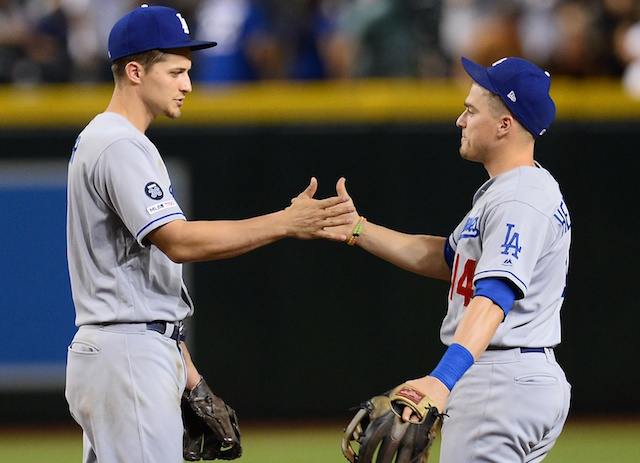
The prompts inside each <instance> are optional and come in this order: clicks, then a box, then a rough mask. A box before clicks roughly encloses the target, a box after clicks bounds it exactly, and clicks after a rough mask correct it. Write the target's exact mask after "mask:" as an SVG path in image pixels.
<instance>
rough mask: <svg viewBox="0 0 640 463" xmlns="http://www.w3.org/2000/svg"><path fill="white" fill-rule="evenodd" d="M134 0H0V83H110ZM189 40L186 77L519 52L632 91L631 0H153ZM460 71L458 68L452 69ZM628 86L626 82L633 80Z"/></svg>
mask: <svg viewBox="0 0 640 463" xmlns="http://www.w3.org/2000/svg"><path fill="white" fill-rule="evenodd" d="M143 2H144V0H117V1H113V0H111V1H109V0H0V82H5V83H8V82H15V83H22V84H27V83H32V84H34V83H47V82H78V81H85V82H100V81H108V80H111V73H110V70H109V68H110V62H109V59H108V56H107V53H106V42H107V37H108V33H109V30H110V28H111V26H112V25H113V24H114V23H115V21H116V20H117V19H118V18H119V17H121V16H122V15H124V14H125V13H126V12H128V11H130V10H131V9H133V8H135V7H136V6H138V5H139V4H141V3H143ZM146 3H149V4H155V5H166V6H171V7H173V8H175V9H177V10H178V11H181V12H182V13H183V15H184V16H185V18H187V20H188V23H189V25H190V26H191V28H192V31H191V32H192V35H193V36H195V37H198V38H203V39H204V38H206V39H210V40H216V41H217V42H218V44H219V45H218V46H217V47H215V48H213V49H211V50H209V51H206V52H203V53H201V54H200V55H198V56H194V70H193V73H192V75H193V78H194V80H200V81H206V82H218V83H219V82H236V81H252V80H263V79H290V80H303V79H334V78H366V77H411V78H433V77H457V76H459V75H460V64H459V62H460V56H467V57H469V58H470V59H472V60H474V61H476V62H480V63H482V64H485V65H489V64H491V63H492V62H494V61H496V60H497V59H499V58H502V57H504V56H522V57H523V58H526V59H529V60H530V61H533V62H534V63H536V64H538V65H539V66H541V67H543V68H545V69H548V70H549V71H551V72H552V74H554V75H568V76H573V77H589V76H602V75H609V76H616V77H622V76H623V74H624V81H625V83H626V82H628V85H629V86H634V85H635V87H637V88H638V89H637V90H636V93H639V94H640V83H635V82H637V81H638V80H640V76H639V75H640V0H164V1H163V0H157V1H147V2H146ZM461 75H462V76H465V77H466V75H465V74H464V73H463V74H461ZM634 83H635V84H634Z"/></svg>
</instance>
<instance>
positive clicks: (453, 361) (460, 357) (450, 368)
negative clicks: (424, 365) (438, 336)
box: [430, 344, 474, 390]
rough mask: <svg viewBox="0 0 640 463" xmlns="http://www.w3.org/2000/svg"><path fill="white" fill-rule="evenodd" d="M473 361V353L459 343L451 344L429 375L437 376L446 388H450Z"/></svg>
mask: <svg viewBox="0 0 640 463" xmlns="http://www.w3.org/2000/svg"><path fill="white" fill-rule="evenodd" d="M473 362H474V359H473V355H471V352H469V351H468V350H467V348H466V347H464V346H463V345H461V344H451V345H450V346H449V348H448V349H447V351H446V352H445V353H444V355H443V356H442V359H440V363H438V365H437V366H436V367H435V369H434V370H433V371H432V372H431V375H430V376H433V377H434V378H438V379H439V380H440V381H442V383H443V384H444V385H445V386H447V389H449V390H452V389H453V386H454V385H455V384H456V383H457V382H458V380H459V379H460V378H462V375H464V374H465V373H466V371H467V370H468V369H469V368H471V365H473Z"/></svg>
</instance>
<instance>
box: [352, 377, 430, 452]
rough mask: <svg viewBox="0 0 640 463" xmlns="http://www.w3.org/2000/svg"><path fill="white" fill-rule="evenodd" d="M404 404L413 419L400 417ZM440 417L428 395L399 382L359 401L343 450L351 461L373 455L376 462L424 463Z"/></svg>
mask: <svg viewBox="0 0 640 463" xmlns="http://www.w3.org/2000/svg"><path fill="white" fill-rule="evenodd" d="M405 407H408V408H410V409H411V410H413V412H414V413H415V415H416V420H415V421H413V420H411V421H406V420H404V419H403V418H402V413H403V409H404V408H405ZM441 419H442V415H441V414H440V412H439V411H438V409H437V408H436V407H435V406H434V405H433V401H432V400H431V399H430V398H429V397H428V396H426V395H425V394H423V393H422V392H421V391H419V390H418V389H416V388H414V387H412V386H410V385H408V384H407V383H404V384H401V385H400V386H397V387H395V388H394V389H392V390H391V391H388V392H386V393H385V394H383V395H379V396H375V397H373V398H372V399H370V400H368V401H366V402H365V403H364V404H362V407H361V409H360V410H359V411H358V413H357V414H356V416H355V417H354V418H353V420H351V423H349V425H348V426H347V427H346V428H345V433H344V437H343V439H342V453H343V454H344V456H345V457H346V458H347V460H349V461H350V462H351V463H356V462H357V463H371V462H372V461H373V458H374V456H375V455H376V454H377V458H376V460H375V461H376V463H391V462H395V463H424V462H426V461H427V458H428V457H429V449H430V447H431V444H432V443H433V441H434V439H435V431H436V428H437V426H438V425H439V424H440V420H441ZM352 442H355V443H357V444H359V448H357V449H354V448H353V446H352Z"/></svg>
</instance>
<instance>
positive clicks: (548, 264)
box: [440, 165, 571, 463]
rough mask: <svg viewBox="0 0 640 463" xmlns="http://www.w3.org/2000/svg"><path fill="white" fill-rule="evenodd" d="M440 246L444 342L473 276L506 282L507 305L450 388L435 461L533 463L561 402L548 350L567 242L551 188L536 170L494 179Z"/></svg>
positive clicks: (565, 396)
mask: <svg viewBox="0 0 640 463" xmlns="http://www.w3.org/2000/svg"><path fill="white" fill-rule="evenodd" d="M448 240H449V245H450V246H451V248H452V250H453V251H454V252H455V255H454V256H453V263H452V269H451V275H452V279H451V287H450V290H449V294H448V301H449V308H448V312H447V315H446V317H445V319H444V321H443V324H442V328H441V338H442V341H443V342H444V343H445V344H447V345H449V344H451V342H452V341H453V335H454V332H455V329H456V327H457V326H458V324H459V322H460V319H461V318H462V315H463V313H464V311H465V310H466V307H467V306H468V304H469V302H470V301H471V299H472V298H473V295H474V292H475V285H476V283H477V282H478V281H479V280H480V279H482V278H503V279H506V280H508V281H509V282H510V284H511V285H512V287H513V288H514V289H516V291H515V293H516V301H515V303H514V304H513V306H512V307H511V309H510V311H509V312H508V314H507V316H506V318H505V319H504V322H503V323H502V324H501V325H500V327H499V328H498V330H497V332H496V333H495V335H494V337H493V339H492V340H491V342H490V346H489V349H488V350H487V351H486V352H484V353H483V354H482V355H481V356H480V358H478V359H477V360H476V362H475V363H474V365H472V366H471V368H470V369H469V370H468V371H467V372H466V373H465V374H464V375H463V376H462V378H461V379H460V380H459V381H458V382H457V383H456V385H455V387H454V388H453V390H452V391H451V395H450V396H449V399H448V400H447V405H446V408H445V410H444V412H445V413H446V414H447V416H448V417H447V418H446V419H445V420H444V422H443V427H442V441H441V451H440V462H441V463H454V462H460V461H476V462H487V463H489V462H491V463H508V462H514V461H520V462H528V463H534V462H539V461H541V460H542V459H543V458H544V457H545V455H546V454H547V453H548V452H549V450H550V449H551V448H552V447H553V445H554V444H555V442H556V439H557V438H558V436H559V434H560V432H561V430H562V427H563V425H564V422H565V420H566V418H567V415H568V413H569V404H570V396H571V386H570V385H569V383H568V382H567V379H566V377H565V374H564V372H563V370H562V368H561V367H560V365H559V364H558V363H557V361H556V359H555V354H554V351H553V349H552V347H553V346H556V345H557V344H558V343H560V308H561V306H562V302H563V300H564V291H565V284H566V273H567V268H568V265H569V245H570V241H571V219H570V216H569V212H568V210H567V206H566V204H565V202H564V199H563V197H562V194H561V192H560V188H559V186H558V184H557V182H556V181H555V180H554V179H553V177H552V176H551V174H549V172H547V171H546V170H545V169H543V168H542V167H540V165H537V166H536V167H518V168H516V169H512V170H510V171H508V172H505V173H503V174H501V175H498V176H496V177H494V178H492V179H490V180H489V181H487V182H486V183H485V184H484V185H482V187H481V188H480V189H479V190H478V192H477V193H476V195H475V196H474V199H473V206H472V208H471V210H470V211H469V213H468V214H467V215H466V217H465V218H464V219H463V221H462V222H461V223H460V225H458V227H456V229H455V230H454V232H453V233H452V234H451V235H450V236H449V238H448ZM492 348H499V349H492ZM509 348H510V349H509ZM527 348H529V349H527ZM536 348H537V349H536Z"/></svg>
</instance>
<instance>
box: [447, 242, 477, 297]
mask: <svg viewBox="0 0 640 463" xmlns="http://www.w3.org/2000/svg"><path fill="white" fill-rule="evenodd" d="M459 267H460V254H458V255H456V261H455V264H454V265H453V279H452V280H451V291H450V293H449V299H450V300H453V294H454V291H455V293H456V294H459V295H461V296H462V297H464V306H465V307H466V306H468V305H469V302H471V299H473V277H474V275H475V273H476V261H475V260H473V259H469V260H467V261H466V262H465V263H464V267H462V273H461V274H460V275H458V271H459V270H460V268H459Z"/></svg>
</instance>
